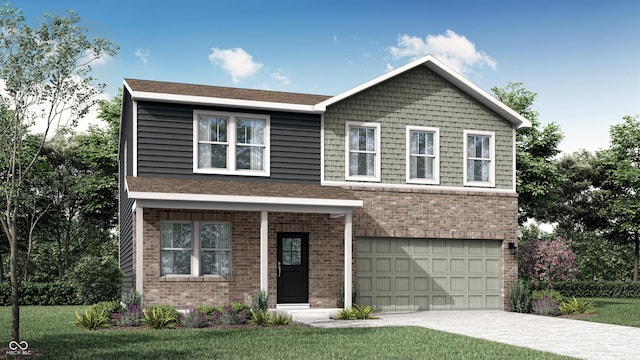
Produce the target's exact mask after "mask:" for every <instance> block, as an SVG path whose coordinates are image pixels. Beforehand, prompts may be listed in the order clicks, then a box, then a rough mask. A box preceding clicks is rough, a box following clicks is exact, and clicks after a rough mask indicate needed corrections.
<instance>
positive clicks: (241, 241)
mask: <svg viewBox="0 0 640 360" xmlns="http://www.w3.org/2000/svg"><path fill="white" fill-rule="evenodd" d="M130 179H132V178H129V179H128V180H130ZM137 179H138V178H133V183H134V184H133V186H132V184H131V181H129V182H130V183H129V184H128V186H129V189H128V190H129V196H130V197H131V198H134V199H135V204H134V209H133V210H134V215H133V216H134V225H135V235H134V253H135V264H134V269H135V270H134V284H135V289H136V290H137V291H138V292H140V293H142V294H143V295H144V296H145V300H146V301H149V302H150V303H170V304H173V305H175V306H180V307H185V306H193V305H198V304H201V303H208V304H212V305H216V304H217V303H220V304H221V303H224V302H228V301H238V302H243V303H247V304H250V302H251V296H252V295H253V294H254V293H255V292H256V291H258V290H264V291H267V292H268V293H269V297H270V307H272V308H281V307H282V306H284V305H289V306H291V305H297V306H298V307H302V308H336V307H337V305H338V303H339V301H338V298H339V297H340V293H341V287H342V286H343V284H344V286H345V290H346V291H344V292H343V293H344V298H343V299H341V300H342V301H343V302H344V304H347V305H348V306H350V304H351V303H352V299H351V293H352V292H351V284H352V282H353V276H354V268H353V239H352V208H353V207H359V206H362V201H360V200H354V199H351V198H349V194H348V192H346V191H345V190H343V189H340V188H321V187H320V186H311V187H312V188H313V190H315V191H316V194H317V191H318V190H319V189H318V188H321V189H320V190H322V191H331V192H332V196H333V197H335V196H336V194H340V196H345V197H347V199H342V198H341V199H333V198H324V197H323V198H318V197H308V196H310V195H314V193H313V192H309V191H307V192H306V193H305V194H306V196H307V197H303V198H298V197H295V198H293V197H286V196H281V197H273V196H269V197H266V196H243V195H216V194H202V193H197V194H189V193H187V194H184V193H179V194H176V193H172V194H169V193H165V192H156V191H153V192H152V191H140V190H142V188H141V187H140V186H141V185H142V183H143V182H140V183H136V180H137ZM145 180H147V179H145ZM169 181H174V180H169ZM147 185H148V184H147ZM252 185H253V184H252ZM261 186H265V184H262V185H261ZM267 186H268V184H267ZM297 186H303V187H309V185H293V188H295V187H297ZM291 187H292V186H287V188H291ZM211 188H215V189H216V190H217V191H224V190H223V189H220V188H217V187H211ZM145 189H149V187H148V186H147V187H145ZM271 193H273V189H271ZM291 193H292V192H291V191H288V192H287V194H291ZM293 193H295V191H294V192H293ZM171 221H181V222H189V223H193V224H194V227H196V226H198V225H199V224H200V223H207V222H217V223H218V222H224V223H228V224H231V228H232V231H231V232H232V235H231V244H232V248H231V249H230V252H231V260H230V265H229V266H230V273H229V274H228V276H201V275H200V274H198V273H197V271H196V275H198V276H193V273H192V274H191V275H172V274H161V272H162V271H161V269H160V263H161V261H162V259H161V258H160V252H161V251H160V250H161V249H160V242H161V241H160V227H161V223H163V222H171ZM283 234H284V235H286V236H289V237H287V239H289V240H290V235H291V234H294V235H295V234H302V235H303V236H306V237H307V241H308V248H307V249H306V251H307V253H306V255H307V261H308V262H307V263H306V266H307V269H308V272H307V274H306V277H307V278H306V290H305V291H306V294H303V295H304V296H306V300H307V301H304V297H302V298H295V297H286V298H282V296H280V295H281V294H282V293H283V281H284V280H283V277H282V276H283V269H284V268H285V267H286V266H285V265H290V264H289V263H287V262H286V261H290V260H291V258H287V256H291V254H292V253H291V249H289V250H288V251H289V253H286V252H285V255H283V253H282V252H283V250H282V248H281V247H282V246H283V245H282V241H278V240H279V239H280V240H282V236H283ZM287 234H288V235H287ZM289 243H290V241H289ZM294 255H295V254H294ZM283 256H284V258H283ZM287 259H289V260H287ZM283 260H284V261H283ZM285 273H286V271H285ZM286 281H289V280H286ZM289 284H290V283H289ZM289 288H291V286H289ZM294 290H295V289H294ZM292 299H293V300H294V301H292ZM295 299H301V300H295Z"/></svg>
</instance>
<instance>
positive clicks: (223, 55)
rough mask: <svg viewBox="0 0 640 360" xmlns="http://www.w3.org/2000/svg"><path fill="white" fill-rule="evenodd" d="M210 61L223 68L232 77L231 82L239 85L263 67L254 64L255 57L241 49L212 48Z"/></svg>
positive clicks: (256, 63)
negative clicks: (242, 80) (243, 79)
mask: <svg viewBox="0 0 640 360" xmlns="http://www.w3.org/2000/svg"><path fill="white" fill-rule="evenodd" d="M209 61H210V62H211V63H212V64H214V65H220V66H222V68H223V69H224V70H226V71H227V72H228V73H229V74H230V75H231V80H232V81H233V82H234V83H238V82H240V80H241V79H242V78H245V77H248V76H251V75H253V74H255V73H256V72H257V71H258V70H259V69H260V68H261V67H262V64H261V63H259V62H254V61H253V56H251V55H249V54H248V53H247V52H246V51H244V50H243V49H241V48H235V49H218V48H212V49H211V54H209Z"/></svg>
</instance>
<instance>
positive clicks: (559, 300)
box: [531, 289, 566, 304]
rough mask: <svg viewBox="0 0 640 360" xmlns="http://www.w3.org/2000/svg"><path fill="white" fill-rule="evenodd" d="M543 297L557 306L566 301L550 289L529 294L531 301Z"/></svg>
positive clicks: (558, 293)
mask: <svg viewBox="0 0 640 360" xmlns="http://www.w3.org/2000/svg"><path fill="white" fill-rule="evenodd" d="M545 296H546V297H548V298H550V299H552V300H554V301H555V302H557V303H558V304H560V303H562V302H563V301H565V300H566V297H565V296H564V295H562V294H561V293H560V292H559V291H557V290H552V289H544V290H534V291H533V292H532V293H531V301H536V300H538V299H540V298H543V297H545Z"/></svg>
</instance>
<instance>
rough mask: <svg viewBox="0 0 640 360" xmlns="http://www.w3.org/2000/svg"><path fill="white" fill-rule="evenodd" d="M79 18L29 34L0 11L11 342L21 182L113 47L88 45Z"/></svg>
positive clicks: (0, 188)
mask: <svg viewBox="0 0 640 360" xmlns="http://www.w3.org/2000/svg"><path fill="white" fill-rule="evenodd" d="M79 23H80V18H79V16H78V15H77V14H76V13H75V12H73V11H68V12H67V14H66V16H62V17H61V16H52V15H45V16H44V20H43V22H42V24H41V25H40V26H39V27H38V28H37V29H34V28H31V27H30V26H29V25H28V24H27V22H26V20H25V18H24V16H23V15H22V12H21V11H20V10H18V9H15V8H14V7H12V6H11V5H10V4H8V3H6V2H5V3H3V4H2V5H1V6H0V28H1V29H2V31H1V32H0V79H2V80H3V81H4V84H5V92H6V93H7V95H8V102H9V105H10V107H11V111H10V114H11V116H10V121H9V124H8V125H9V126H8V128H7V129H6V130H5V131H4V132H2V134H1V135H0V136H1V137H0V152H1V153H2V154H3V156H4V158H3V160H4V161H5V164H6V171H5V172H4V173H3V174H2V175H1V176H0V193H2V196H3V203H4V204H3V205H4V208H3V209H2V214H1V215H2V216H0V222H1V223H2V227H3V230H4V232H5V235H6V238H7V240H8V242H9V264H10V265H9V268H10V269H9V270H10V277H11V304H12V307H11V313H12V322H11V340H13V341H19V338H20V310H19V306H20V305H19V304H20V295H19V288H18V285H19V279H18V265H17V257H18V254H17V253H18V243H19V242H21V241H22V239H21V238H20V237H19V234H18V231H17V220H18V216H19V215H20V214H21V211H22V210H23V207H24V205H25V204H23V203H22V199H23V198H22V195H23V193H25V192H27V191H28V189H26V188H25V185H26V181H25V179H26V178H27V176H28V175H29V173H30V172H31V171H33V168H34V166H35V164H36V161H37V159H38V157H39V156H40V154H41V152H42V148H43V146H44V143H45V141H46V139H47V135H48V134H49V132H50V131H54V130H55V128H57V127H58V125H59V124H63V123H67V122H69V120H70V121H71V123H72V124H75V123H76V122H77V120H78V119H79V118H81V117H82V116H84V115H86V113H87V112H88V110H89V108H90V107H91V106H92V105H93V104H94V103H95V96H96V95H97V94H98V93H99V92H100V90H101V89H102V88H103V87H104V85H98V84H95V81H94V79H93V78H92V77H91V71H92V66H91V64H92V62H94V61H95V60H96V59H99V58H102V57H104V56H114V55H115V54H116V52H117V46H115V45H113V44H111V43H110V42H109V41H107V40H104V39H100V38H96V39H93V40H90V39H88V38H87V36H86V32H87V30H86V29H85V28H83V27H81V26H80V25H79ZM36 122H38V123H40V124H41V125H43V128H44V132H43V136H42V137H41V140H40V142H39V143H38V144H37V146H36V147H35V152H34V153H33V154H23V153H22V152H21V149H22V147H23V146H24V141H25V139H26V138H27V133H28V131H29V128H30V126H32V125H33V124H35V123H36Z"/></svg>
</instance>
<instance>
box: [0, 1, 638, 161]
mask: <svg viewBox="0 0 640 360" xmlns="http://www.w3.org/2000/svg"><path fill="white" fill-rule="evenodd" d="M12 4H13V5H14V6H15V7H17V8H21V9H22V10H23V13H24V15H25V16H26V17H27V19H28V21H29V22H31V23H32V24H33V25H37V24H38V23H39V22H40V21H41V20H42V15H43V14H44V13H51V14H63V13H64V11H65V10H66V9H74V10H76V11H77V12H78V14H79V15H80V17H81V18H82V19H83V25H84V26H86V27H87V28H88V29H89V32H90V35H91V36H99V37H103V38H106V39H109V40H111V41H113V42H115V43H117V44H118V45H119V46H120V52H119V53H118V56H117V57H115V58H111V59H106V61H105V62H104V64H101V65H99V66H96V68H95V70H96V73H95V74H96V76H97V77H98V79H99V80H100V81H101V82H104V83H106V84H107V92H108V93H109V94H115V93H116V91H117V88H118V87H120V86H121V85H122V79H123V78H138V79H150V80H162V81H176V82H185V83H197V84H208V85H218V86H234V87H245V88H255V89H267V90H279V91H292V92H303V93H312V94H322V95H337V94H339V93H341V92H343V91H346V90H348V89H350V88H352V87H355V86H357V85H359V84H361V83H363V82H366V81H368V80H370V79H372V78H375V77H377V76H379V75H382V74H384V72H385V71H388V69H391V68H396V67H399V66H402V65H404V64H406V63H407V62H409V61H411V60H412V59H414V58H416V57H418V56H421V55H425V54H427V53H430V54H432V55H434V56H436V57H437V58H439V59H440V60H442V61H444V62H445V63H449V64H450V65H451V66H452V67H453V68H455V69H456V70H457V71H459V72H460V73H462V74H463V75H464V76H465V77H467V78H468V79H469V80H471V81H472V82H474V83H475V84H476V85H478V86H480V87H481V88H483V89H484V90H486V91H487V92H490V89H491V87H493V86H499V87H503V86H505V85H506V84H507V83H509V82H522V83H523V84H524V87H525V88H526V89H528V90H530V91H533V92H536V93H537V94H538V97H537V99H536V102H535V103H534V108H535V109H536V110H537V111H538V112H539V113H540V117H539V119H540V121H541V122H542V123H543V124H546V123H549V122H556V123H557V124H559V125H560V127H561V129H562V131H563V132H564V134H565V140H564V141H563V142H562V144H561V145H560V148H561V149H562V150H563V151H565V152H572V151H575V150H577V149H580V148H586V149H588V150H591V151H593V150H597V149H601V148H606V147H608V140H609V127H610V126H611V125H613V124H616V123H620V122H622V117H623V116H624V115H635V114H640V26H638V19H640V1H638V0H615V1H611V0H602V1H594V0H581V1H578V0H551V1H549V0H538V1H514V0H510V1H456V0H449V1H417V0H414V1H404V0H395V1H389V0H385V1H348V0H342V1H333V0H331V1H311V0H307V1H304V0H288V1H278V0H271V1H264V0H262V1H261V0H255V1H253V0H252V1H243V0H231V1H226V0H223V1H194V0H183V1H179V2H178V1H163V0H155V1H136V0H109V1H106V0H91V1H87V0H75V1H70V0H56V1H44V0H14V1H13V2H12Z"/></svg>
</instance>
